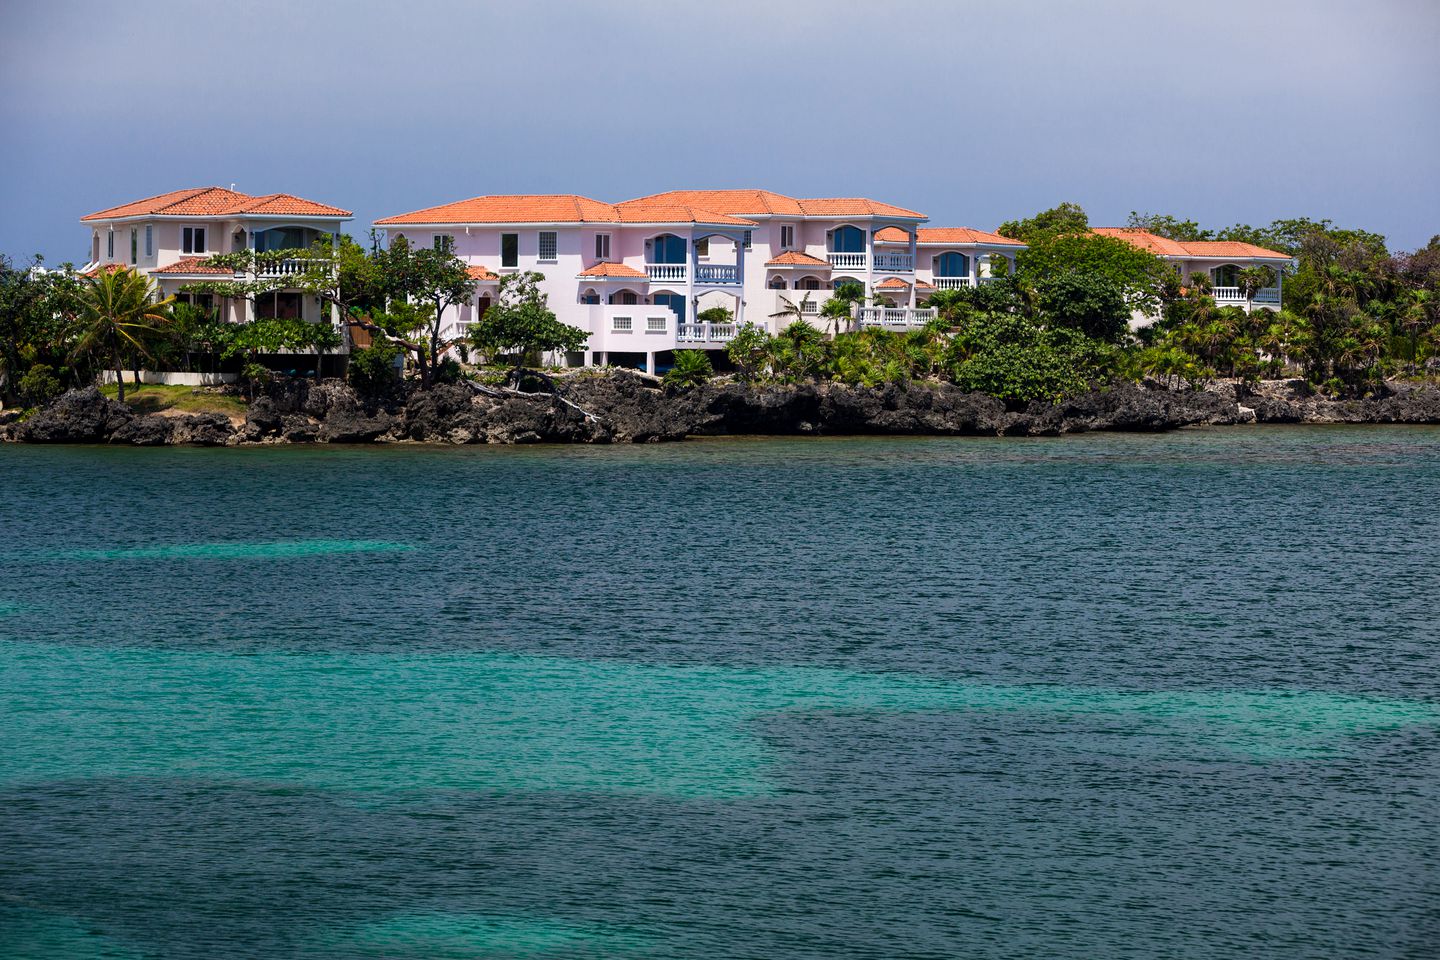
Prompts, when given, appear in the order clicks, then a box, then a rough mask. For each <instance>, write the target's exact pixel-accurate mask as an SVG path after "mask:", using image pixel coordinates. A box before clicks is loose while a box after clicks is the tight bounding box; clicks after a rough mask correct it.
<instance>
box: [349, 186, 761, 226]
mask: <svg viewBox="0 0 1440 960" xmlns="http://www.w3.org/2000/svg"><path fill="white" fill-rule="evenodd" d="M375 223H376V224H377V225H379V226H388V225H398V224H414V223H421V224H430V223H705V224H718V225H725V226H741V227H750V226H754V224H753V223H751V222H750V221H748V220H740V219H737V218H735V217H732V216H729V215H727V214H723V213H719V212H716V211H711V210H706V209H704V208H701V207H696V206H693V205H690V204H684V203H678V202H664V203H662V202H644V203H640V202H632V203H627V204H625V205H624V209H621V208H620V207H619V206H617V205H615V204H611V203H602V202H600V201H599V200H591V199H590V198H589V197H581V196H577V195H576V194H569V193H564V194H514V195H510V196H484V197H472V198H471V199H469V200H460V201H457V202H455V203H447V204H442V205H441V206H438V207H427V208H425V209H424V210H416V211H413V212H411V213H402V214H398V215H396V216H393V217H382V218H381V219H379V220H376V221H375Z"/></svg>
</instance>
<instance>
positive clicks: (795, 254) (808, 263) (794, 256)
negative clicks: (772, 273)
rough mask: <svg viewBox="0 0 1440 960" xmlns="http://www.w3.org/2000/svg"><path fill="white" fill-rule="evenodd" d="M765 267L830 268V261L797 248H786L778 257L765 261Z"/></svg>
mask: <svg viewBox="0 0 1440 960" xmlns="http://www.w3.org/2000/svg"><path fill="white" fill-rule="evenodd" d="M765 265H766V266H767V267H824V268H825V269H827V270H828V269H830V261H828V260H821V259H820V258H819V257H812V256H810V254H808V253H801V252H800V251H799V250H786V251H785V252H784V253H782V254H780V256H778V257H774V258H772V259H770V260H767V261H765Z"/></svg>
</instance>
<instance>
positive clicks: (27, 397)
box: [19, 363, 65, 407]
mask: <svg viewBox="0 0 1440 960" xmlns="http://www.w3.org/2000/svg"><path fill="white" fill-rule="evenodd" d="M19 387H20V397H21V399H22V400H24V402H25V403H26V404H27V405H29V406H32V407H43V406H44V405H45V404H47V403H49V402H50V401H51V400H54V399H55V398H56V397H58V396H60V394H61V393H63V392H64V391H65V388H64V386H63V385H61V383H60V378H59V377H57V376H55V368H54V367H52V366H50V365H49V364H48V363H37V364H35V365H34V366H33V367H31V368H30V369H29V370H27V371H26V372H25V375H24V376H22V377H21V378H20V383H19Z"/></svg>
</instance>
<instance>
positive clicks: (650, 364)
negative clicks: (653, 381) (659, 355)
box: [645, 350, 655, 377]
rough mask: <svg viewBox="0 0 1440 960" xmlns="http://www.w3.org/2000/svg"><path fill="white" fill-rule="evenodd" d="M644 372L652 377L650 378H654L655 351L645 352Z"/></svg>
mask: <svg viewBox="0 0 1440 960" xmlns="http://www.w3.org/2000/svg"><path fill="white" fill-rule="evenodd" d="M645 372H646V373H648V374H650V376H652V377H653V376H655V351H654V350H647V351H646V352H645Z"/></svg>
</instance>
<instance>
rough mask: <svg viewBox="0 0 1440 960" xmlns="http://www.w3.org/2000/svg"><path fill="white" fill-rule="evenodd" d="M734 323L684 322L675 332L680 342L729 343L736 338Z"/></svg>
mask: <svg viewBox="0 0 1440 960" xmlns="http://www.w3.org/2000/svg"><path fill="white" fill-rule="evenodd" d="M736 329H737V328H736V325H735V324H734V323H682V324H680V326H679V328H678V329H677V330H676V332H675V339H676V341H677V342H679V343H729V342H730V341H731V340H734V339H735V331H736Z"/></svg>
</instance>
